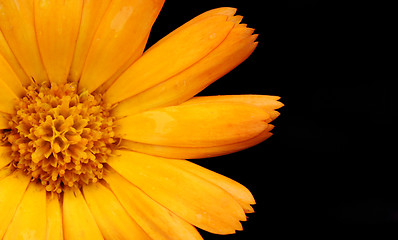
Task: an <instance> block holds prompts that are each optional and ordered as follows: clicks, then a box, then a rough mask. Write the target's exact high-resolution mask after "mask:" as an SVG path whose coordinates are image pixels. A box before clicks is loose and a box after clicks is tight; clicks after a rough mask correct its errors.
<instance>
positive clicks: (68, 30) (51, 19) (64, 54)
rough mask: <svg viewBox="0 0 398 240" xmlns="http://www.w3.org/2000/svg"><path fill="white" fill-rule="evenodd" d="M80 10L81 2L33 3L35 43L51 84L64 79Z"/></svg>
mask: <svg viewBox="0 0 398 240" xmlns="http://www.w3.org/2000/svg"><path fill="white" fill-rule="evenodd" d="M82 7H83V0H68V1H65V0H52V1H48V0H34V10H35V13H34V16H35V27H36V36H37V42H38V46H39V49H40V54H41V57H42V60H43V64H44V66H45V68H46V71H47V74H48V77H49V80H50V81H51V82H56V83H65V82H66V80H67V78H68V75H69V69H70V66H71V64H72V59H73V52H74V50H75V45H76V39H77V35H78V33H79V28H80V19H81V15H82Z"/></svg>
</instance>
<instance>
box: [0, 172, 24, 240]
mask: <svg viewBox="0 0 398 240" xmlns="http://www.w3.org/2000/svg"><path fill="white" fill-rule="evenodd" d="M29 182H30V178H28V177H27V176H25V174H24V173H23V172H21V171H16V172H14V173H12V174H10V175H8V176H6V177H4V178H2V179H0V213H1V214H0V239H3V236H4V234H5V232H6V231H7V228H8V225H9V224H10V222H11V220H12V218H13V217H14V214H15V211H16V209H17V207H18V205H19V203H20V202H21V199H22V197H23V195H24V193H25V190H26V188H27V187H28V184H29Z"/></svg>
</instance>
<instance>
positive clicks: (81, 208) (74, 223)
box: [62, 188, 104, 240]
mask: <svg viewBox="0 0 398 240" xmlns="http://www.w3.org/2000/svg"><path fill="white" fill-rule="evenodd" d="M62 216H63V219H62V220H63V224H64V225H63V226H64V227H63V231H64V238H65V240H76V239H90V240H95V239H104V238H103V237H102V234H101V232H100V230H99V228H98V226H97V223H96V222H95V219H94V217H93V216H92V215H91V212H90V210H89V209H88V207H87V204H86V201H85V200H84V198H83V195H82V194H81V192H80V190H79V189H76V188H74V189H66V190H64V201H63V209H62Z"/></svg>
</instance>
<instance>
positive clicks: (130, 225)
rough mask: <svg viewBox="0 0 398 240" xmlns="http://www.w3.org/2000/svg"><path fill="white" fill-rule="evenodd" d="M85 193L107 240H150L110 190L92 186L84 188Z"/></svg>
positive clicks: (100, 186) (100, 185)
mask: <svg viewBox="0 0 398 240" xmlns="http://www.w3.org/2000/svg"><path fill="white" fill-rule="evenodd" d="M83 193H84V197H85V199H86V202H87V205H88V207H89V208H90V210H91V212H92V214H93V216H94V218H95V220H96V222H97V224H98V226H99V228H100V230H101V232H102V234H103V236H104V237H105V239H140V240H141V239H142V240H144V239H149V237H148V235H147V234H146V233H145V232H144V231H143V230H142V228H141V227H140V226H138V225H137V223H136V222H135V221H134V220H133V219H132V218H131V217H130V216H129V215H128V214H127V213H126V211H125V210H124V208H123V207H122V206H121V205H120V203H119V202H118V200H117V198H116V197H115V196H114V195H113V193H112V192H111V191H110V190H109V189H108V188H106V187H105V186H103V185H102V184H99V183H97V184H90V185H86V186H83ZM104 206H105V207H104Z"/></svg>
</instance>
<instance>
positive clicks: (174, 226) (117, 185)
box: [105, 170, 202, 240]
mask: <svg viewBox="0 0 398 240" xmlns="http://www.w3.org/2000/svg"><path fill="white" fill-rule="evenodd" d="M105 180H106V182H107V183H108V184H109V187H110V189H111V190H112V192H113V193H114V194H115V196H116V197H117V198H118V200H119V201H120V203H121V204H122V205H123V207H124V208H125V209H126V211H127V212H128V213H129V215H130V216H131V217H132V218H133V219H134V220H135V221H136V222H137V223H138V224H139V225H140V226H141V227H142V229H144V231H145V232H146V233H147V234H148V235H149V236H150V237H151V238H152V239H158V240H176V239H181V240H194V239H195V240H199V239H202V237H201V236H200V234H199V233H198V231H197V230H196V229H195V228H194V227H193V226H192V225H191V224H189V223H187V222H186V221H185V220H183V219H181V218H180V217H178V216H177V215H175V214H174V213H173V212H172V211H170V210H169V209H167V208H165V207H164V206H162V205H160V204H159V203H158V202H156V201H154V200H153V199H152V198H150V197H149V196H148V195H147V194H145V192H143V191H142V190H141V189H139V188H138V187H137V186H135V185H133V184H132V183H130V182H129V181H127V179H125V178H124V177H122V176H121V175H119V174H118V173H116V172H115V171H114V170H110V171H107V172H106V175H105ZM153 216H156V218H154V217H153Z"/></svg>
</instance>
